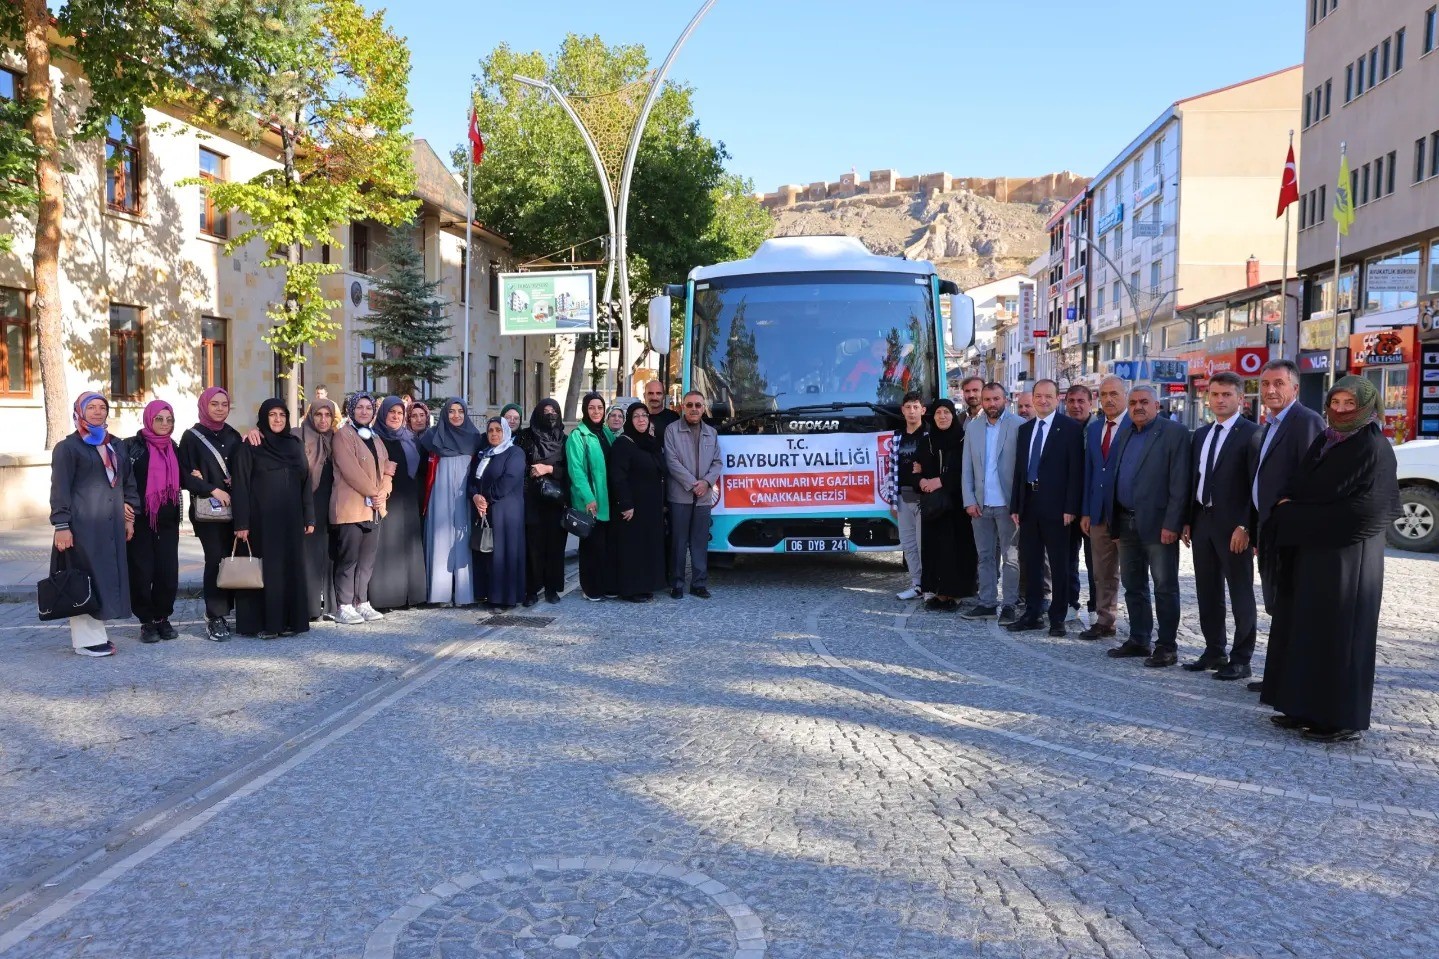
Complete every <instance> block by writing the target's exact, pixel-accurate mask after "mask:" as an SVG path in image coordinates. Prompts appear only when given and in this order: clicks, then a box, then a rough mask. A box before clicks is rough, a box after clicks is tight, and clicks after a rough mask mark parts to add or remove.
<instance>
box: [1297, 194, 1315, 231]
mask: <svg viewBox="0 0 1439 959" xmlns="http://www.w3.org/2000/svg"><path fill="white" fill-rule="evenodd" d="M1313 205H1314V191H1313V190H1310V191H1309V192H1308V193H1306V194H1304V195H1303V196H1301V197H1300V198H1299V229H1301V230H1307V229H1309V208H1310V207H1311V206H1313Z"/></svg>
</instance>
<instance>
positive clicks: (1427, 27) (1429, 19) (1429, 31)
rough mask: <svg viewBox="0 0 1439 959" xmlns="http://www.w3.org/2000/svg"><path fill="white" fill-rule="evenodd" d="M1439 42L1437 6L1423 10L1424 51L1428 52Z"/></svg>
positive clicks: (1438, 10) (1438, 12)
mask: <svg viewBox="0 0 1439 959" xmlns="http://www.w3.org/2000/svg"><path fill="white" fill-rule="evenodd" d="M1436 43H1439V6H1436V7H1430V8H1429V9H1428V10H1425V11H1424V52H1425V53H1430V52H1432V51H1433V50H1434V45H1435V44H1436Z"/></svg>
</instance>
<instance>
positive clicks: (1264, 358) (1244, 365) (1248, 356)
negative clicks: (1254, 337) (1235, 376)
mask: <svg viewBox="0 0 1439 959" xmlns="http://www.w3.org/2000/svg"><path fill="white" fill-rule="evenodd" d="M1268 362H1269V348H1268V347H1265V346H1241V347H1239V348H1238V349H1236V350H1235V351H1234V369H1235V371H1236V372H1238V373H1239V374H1240V375H1241V376H1258V375H1259V371H1260V370H1262V369H1264V364H1265V363H1268Z"/></svg>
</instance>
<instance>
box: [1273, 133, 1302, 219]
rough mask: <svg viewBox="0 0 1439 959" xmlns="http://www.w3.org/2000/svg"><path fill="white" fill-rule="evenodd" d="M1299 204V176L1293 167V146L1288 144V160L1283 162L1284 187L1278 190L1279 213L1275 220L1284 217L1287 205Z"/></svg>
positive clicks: (1275, 215)
mask: <svg viewBox="0 0 1439 959" xmlns="http://www.w3.org/2000/svg"><path fill="white" fill-rule="evenodd" d="M1298 202H1299V174H1298V173H1297V171H1296V168H1295V165H1294V144H1292V143H1291V144H1289V159H1287V160H1285V161H1284V185H1283V186H1281V187H1280V188H1279V212H1278V213H1276V214H1274V217H1275V219H1278V218H1279V217H1281V216H1283V215H1284V211H1285V210H1287V209H1289V204H1291V203H1298Z"/></svg>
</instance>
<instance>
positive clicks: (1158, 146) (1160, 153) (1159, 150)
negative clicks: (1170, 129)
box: [1154, 137, 1164, 176]
mask: <svg viewBox="0 0 1439 959" xmlns="http://www.w3.org/2000/svg"><path fill="white" fill-rule="evenodd" d="M1163 160H1164V137H1160V138H1159V139H1158V140H1155V141H1154V175H1155V176H1158V175H1159V168H1160V167H1161V166H1162V165H1163Z"/></svg>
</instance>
